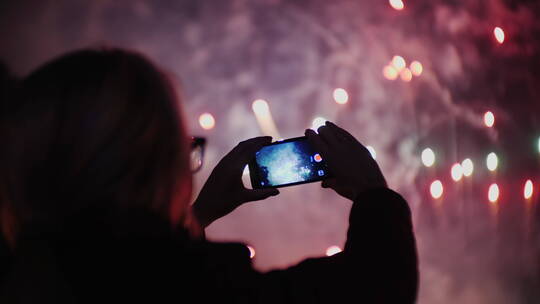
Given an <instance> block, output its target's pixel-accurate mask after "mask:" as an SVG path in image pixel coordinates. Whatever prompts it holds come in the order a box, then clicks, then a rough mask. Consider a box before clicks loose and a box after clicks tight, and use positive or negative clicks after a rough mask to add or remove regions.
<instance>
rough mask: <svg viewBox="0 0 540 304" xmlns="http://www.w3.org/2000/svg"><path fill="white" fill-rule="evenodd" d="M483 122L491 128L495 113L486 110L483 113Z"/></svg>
mask: <svg viewBox="0 0 540 304" xmlns="http://www.w3.org/2000/svg"><path fill="white" fill-rule="evenodd" d="M484 124H485V125H486V127H488V128H491V127H493V125H494V124H495V115H493V113H492V112H491V111H487V112H486V113H485V114H484Z"/></svg>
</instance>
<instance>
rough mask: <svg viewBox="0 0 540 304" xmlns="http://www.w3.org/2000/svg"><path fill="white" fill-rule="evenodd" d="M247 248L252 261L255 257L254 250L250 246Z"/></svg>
mask: <svg viewBox="0 0 540 304" xmlns="http://www.w3.org/2000/svg"><path fill="white" fill-rule="evenodd" d="M247 248H248V249H249V257H250V258H251V259H253V258H254V257H255V248H253V247H251V246H247Z"/></svg>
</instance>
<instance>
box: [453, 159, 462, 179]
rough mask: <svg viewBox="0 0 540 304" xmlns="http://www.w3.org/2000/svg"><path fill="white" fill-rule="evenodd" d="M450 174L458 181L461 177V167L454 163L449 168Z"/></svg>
mask: <svg viewBox="0 0 540 304" xmlns="http://www.w3.org/2000/svg"><path fill="white" fill-rule="evenodd" d="M450 175H451V176H452V179H453V180H454V181H455V182H458V181H459V180H461V178H462V177H463V168H462V167H461V165H460V164H458V163H455V164H454V165H452V168H451V169H450Z"/></svg>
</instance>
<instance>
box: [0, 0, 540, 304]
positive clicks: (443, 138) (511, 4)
mask: <svg viewBox="0 0 540 304" xmlns="http://www.w3.org/2000/svg"><path fill="white" fill-rule="evenodd" d="M403 3H404V8H403V9H401V10H396V9H393V8H392V7H391V6H390V4H389V2H388V1H376V0H368V1H352V0H335V1H323V0H293V1H284V0H230V1H218V0H211V1H173V0H166V1H142V0H138V1H129V2H125V1H114V0H103V1H86V2H84V1H70V0H60V1H23V0H21V1H13V2H11V3H3V4H1V5H0V31H1V33H2V34H1V35H0V44H1V45H2V47H1V48H0V58H1V59H2V60H3V61H5V62H6V63H7V64H8V65H9V66H10V67H11V68H12V69H13V70H14V71H15V72H16V73H18V74H19V75H25V74H26V73H28V72H29V71H30V70H32V69H33V68H35V67H36V66H37V65H39V64H41V63H43V62H44V61H45V60H48V59H50V58H52V57H53V56H57V55H59V54H62V53H64V52H66V51H69V50H73V49H76V48H81V47H88V46H103V45H106V46H119V47H125V48H131V49H135V50H138V51H141V52H143V53H145V54H147V55H148V56H149V57H150V58H152V59H154V60H155V61H156V62H157V63H158V64H159V65H161V66H162V67H164V68H165V69H166V70H167V71H168V72H169V73H170V74H171V76H172V77H173V78H175V79H176V80H177V83H178V89H179V90H181V92H182V96H183V98H184V100H183V106H184V114H185V117H186V120H187V124H188V126H189V128H190V130H191V132H192V134H193V135H202V136H206V137H207V138H208V150H207V153H206V157H207V159H206V160H205V165H204V167H203V169H202V171H201V172H200V173H199V174H198V175H197V176H196V177H195V179H196V189H195V190H196V193H197V192H198V189H199V188H200V187H201V186H202V183H203V182H204V180H205V179H206V178H207V177H208V175H209V174H210V171H211V169H212V167H213V166H214V165H215V164H216V163H217V162H218V160H219V159H220V157H222V156H223V155H224V154H225V153H226V152H228V151H229V150H230V149H231V148H232V147H233V146H235V145H236V143H238V142H239V141H242V140H244V139H246V138H249V137H255V136H260V135H261V131H260V129H259V126H258V123H257V120H256V118H255V117H254V115H253V112H252V110H251V103H252V102H253V100H256V99H259V98H260V99H264V100H266V101H267V102H268V104H269V105H270V109H271V111H272V117H273V119H274V121H275V124H276V127H277V129H278V130H279V134H280V136H283V138H290V137H297V136H301V135H302V134H303V132H304V130H305V129H306V128H309V127H311V124H312V121H313V120H314V119H315V118H316V117H324V118H325V119H328V120H330V121H333V122H336V123H337V124H338V125H341V126H343V127H344V128H345V129H347V130H349V131H350V132H351V133H352V134H353V135H355V136H356V137H357V138H358V139H359V140H360V141H361V142H363V143H364V144H365V145H371V146H373V147H376V149H377V162H378V163H379V164H380V166H381V169H382V170H383V172H384V173H385V176H386V178H387V180H388V183H389V185H390V186H391V187H392V188H393V189H396V190H397V191H398V192H400V193H402V194H403V196H404V197H405V198H406V199H407V200H408V201H409V204H410V205H411V208H412V210H413V216H414V224H415V231H416V234H417V241H418V250H419V255H420V268H421V286H420V297H419V303H426V304H427V303H429V304H432V303H471V304H472V303H475V304H477V303H490V304H503V303H505V304H506V303H538V302H539V301H540V288H538V286H540V254H539V253H540V241H539V238H538V235H540V234H539V233H540V229H539V225H538V222H539V219H540V218H539V216H538V213H539V211H538V210H539V208H538V204H539V203H540V202H539V200H538V197H540V196H538V194H535V195H536V196H533V198H532V199H531V201H530V202H528V203H527V202H526V201H525V200H524V198H523V187H524V182H525V181H526V180H528V179H531V180H532V182H534V185H538V184H540V174H539V172H540V168H539V166H540V161H539V154H538V143H539V142H540V141H539V140H538V138H539V136H540V102H539V100H540V90H539V89H538V88H540V73H539V72H538V71H540V62H539V61H538V58H540V21H539V20H540V3H538V1H526V0H523V1H515V0H489V1H487V0H486V1H475V0H468V1H451V0H433V1H403ZM496 27H500V28H501V29H502V30H504V41H503V43H500V42H499V41H498V40H497V37H495V36H494V35H496V33H494V30H495V28H496ZM396 56H399V57H401V58H402V59H403V62H402V61H401V59H400V60H399V62H397V61H396V62H397V64H396V63H395V62H394V61H393V58H396ZM413 62H417V63H420V64H421V65H420V66H419V65H418V64H417V63H415V64H412V63H413ZM388 67H389V68H388ZM383 70H385V72H384V74H383ZM407 71H408V72H407ZM387 73H392V75H391V76H392V77H391V78H392V79H395V80H389V79H388V77H385V75H388V74H387ZM417 74H418V75H417ZM336 88H342V89H344V90H346V92H347V102H346V103H344V104H337V103H336V101H335V100H334V92H335V89H336ZM486 111H491V112H492V113H493V114H494V117H495V118H496V119H495V121H496V123H495V124H494V126H493V127H490V128H488V127H486V126H485V124H484V113H486ZM203 113H211V114H212V115H213V117H214V118H215V127H214V128H212V129H208V130H205V129H203V128H202V127H201V126H200V125H199V116H200V115H201V114H203ZM426 147H430V148H431V149H433V151H435V153H436V158H435V159H436V161H435V163H434V164H433V165H432V166H431V167H425V166H423V165H422V161H421V157H420V156H421V154H422V150H423V149H424V148H426ZM492 151H495V152H496V153H497V155H498V156H499V166H498V168H497V171H496V172H491V171H489V170H487V168H485V165H484V164H485V158H486V155H487V154H488V153H489V152H492ZM466 158H470V159H471V161H472V162H474V164H475V167H474V173H472V175H471V176H464V177H463V178H462V179H461V180H459V181H458V182H454V181H453V180H452V179H451V176H450V168H451V166H452V164H454V163H461V162H462V161H463V160H464V159H466ZM480 164H482V165H480ZM434 180H440V181H441V185H443V186H444V193H443V194H442V197H441V198H439V199H437V200H434V199H432V197H431V195H430V185H431V183H432V182H433V181H434ZM493 183H497V184H498V187H499V194H500V196H499V200H498V203H496V204H492V203H490V202H489V201H488V188H489V185H491V184H493ZM537 189H538V188H537ZM538 192H540V191H538V190H536V189H535V193H538ZM349 209H350V203H349V202H347V201H346V200H345V199H342V198H340V197H338V196H337V195H336V194H335V193H333V192H331V191H330V190H327V189H321V188H320V186H319V184H307V185H301V186H296V187H289V188H284V189H283V190H281V194H280V195H279V196H277V197H272V198H270V199H269V200H267V201H264V202H260V203H253V204H248V205H246V206H243V207H241V208H239V209H238V210H236V211H235V212H234V213H232V214H231V215H229V216H227V217H226V218H223V219H221V220H219V221H217V222H216V223H214V224H213V225H212V226H210V227H209V228H208V231H207V235H208V236H209V238H210V239H213V240H220V241H228V240H239V241H243V242H246V243H249V244H250V245H251V246H253V248H255V249H256V252H257V255H256V256H255V257H254V260H253V261H254V264H255V266H256V267H257V268H258V269H261V270H268V269H273V268H279V267H286V266H289V265H292V264H294V263H297V262H299V261H300V260H302V259H304V258H306V257H313V256H324V255H325V254H326V253H325V252H326V249H327V248H329V247H330V246H338V247H340V248H343V244H344V242H345V234H346V229H347V225H348V223H347V219H348V212H349Z"/></svg>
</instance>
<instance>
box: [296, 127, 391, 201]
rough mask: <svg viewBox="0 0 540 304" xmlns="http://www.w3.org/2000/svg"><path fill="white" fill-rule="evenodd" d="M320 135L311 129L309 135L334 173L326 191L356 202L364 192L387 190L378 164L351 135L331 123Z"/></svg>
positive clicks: (324, 182)
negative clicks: (376, 189) (377, 189)
mask: <svg viewBox="0 0 540 304" xmlns="http://www.w3.org/2000/svg"><path fill="white" fill-rule="evenodd" d="M317 132H318V134H317V133H315V131H313V130H311V129H308V130H306V132H305V134H306V137H307V139H308V141H309V142H310V144H311V145H312V146H313V147H315V149H316V150H318V151H319V152H320V153H321V154H322V156H323V158H324V159H326V162H327V164H328V168H329V171H330V173H331V174H332V178H329V179H327V180H324V181H323V182H322V187H323V188H331V189H333V190H334V191H336V192H337V193H338V194H340V195H341V196H344V197H346V198H348V199H350V200H353V201H354V200H355V199H356V197H357V196H358V194H360V193H361V192H363V191H366V190H369V189H373V188H386V187H387V185H386V180H385V179H384V176H383V175H382V172H381V170H380V169H379V166H378V165H377V162H375V160H374V159H373V158H372V157H371V154H370V153H369V151H368V149H366V147H364V146H363V145H362V144H361V143H360V142H358V140H356V138H354V136H352V135H351V134H350V133H349V132H347V131H345V130H343V129H342V128H340V127H338V126H336V125H335V124H333V123H331V122H329V121H327V122H326V124H325V125H324V126H322V127H320V128H319V129H318V130H317Z"/></svg>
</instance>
